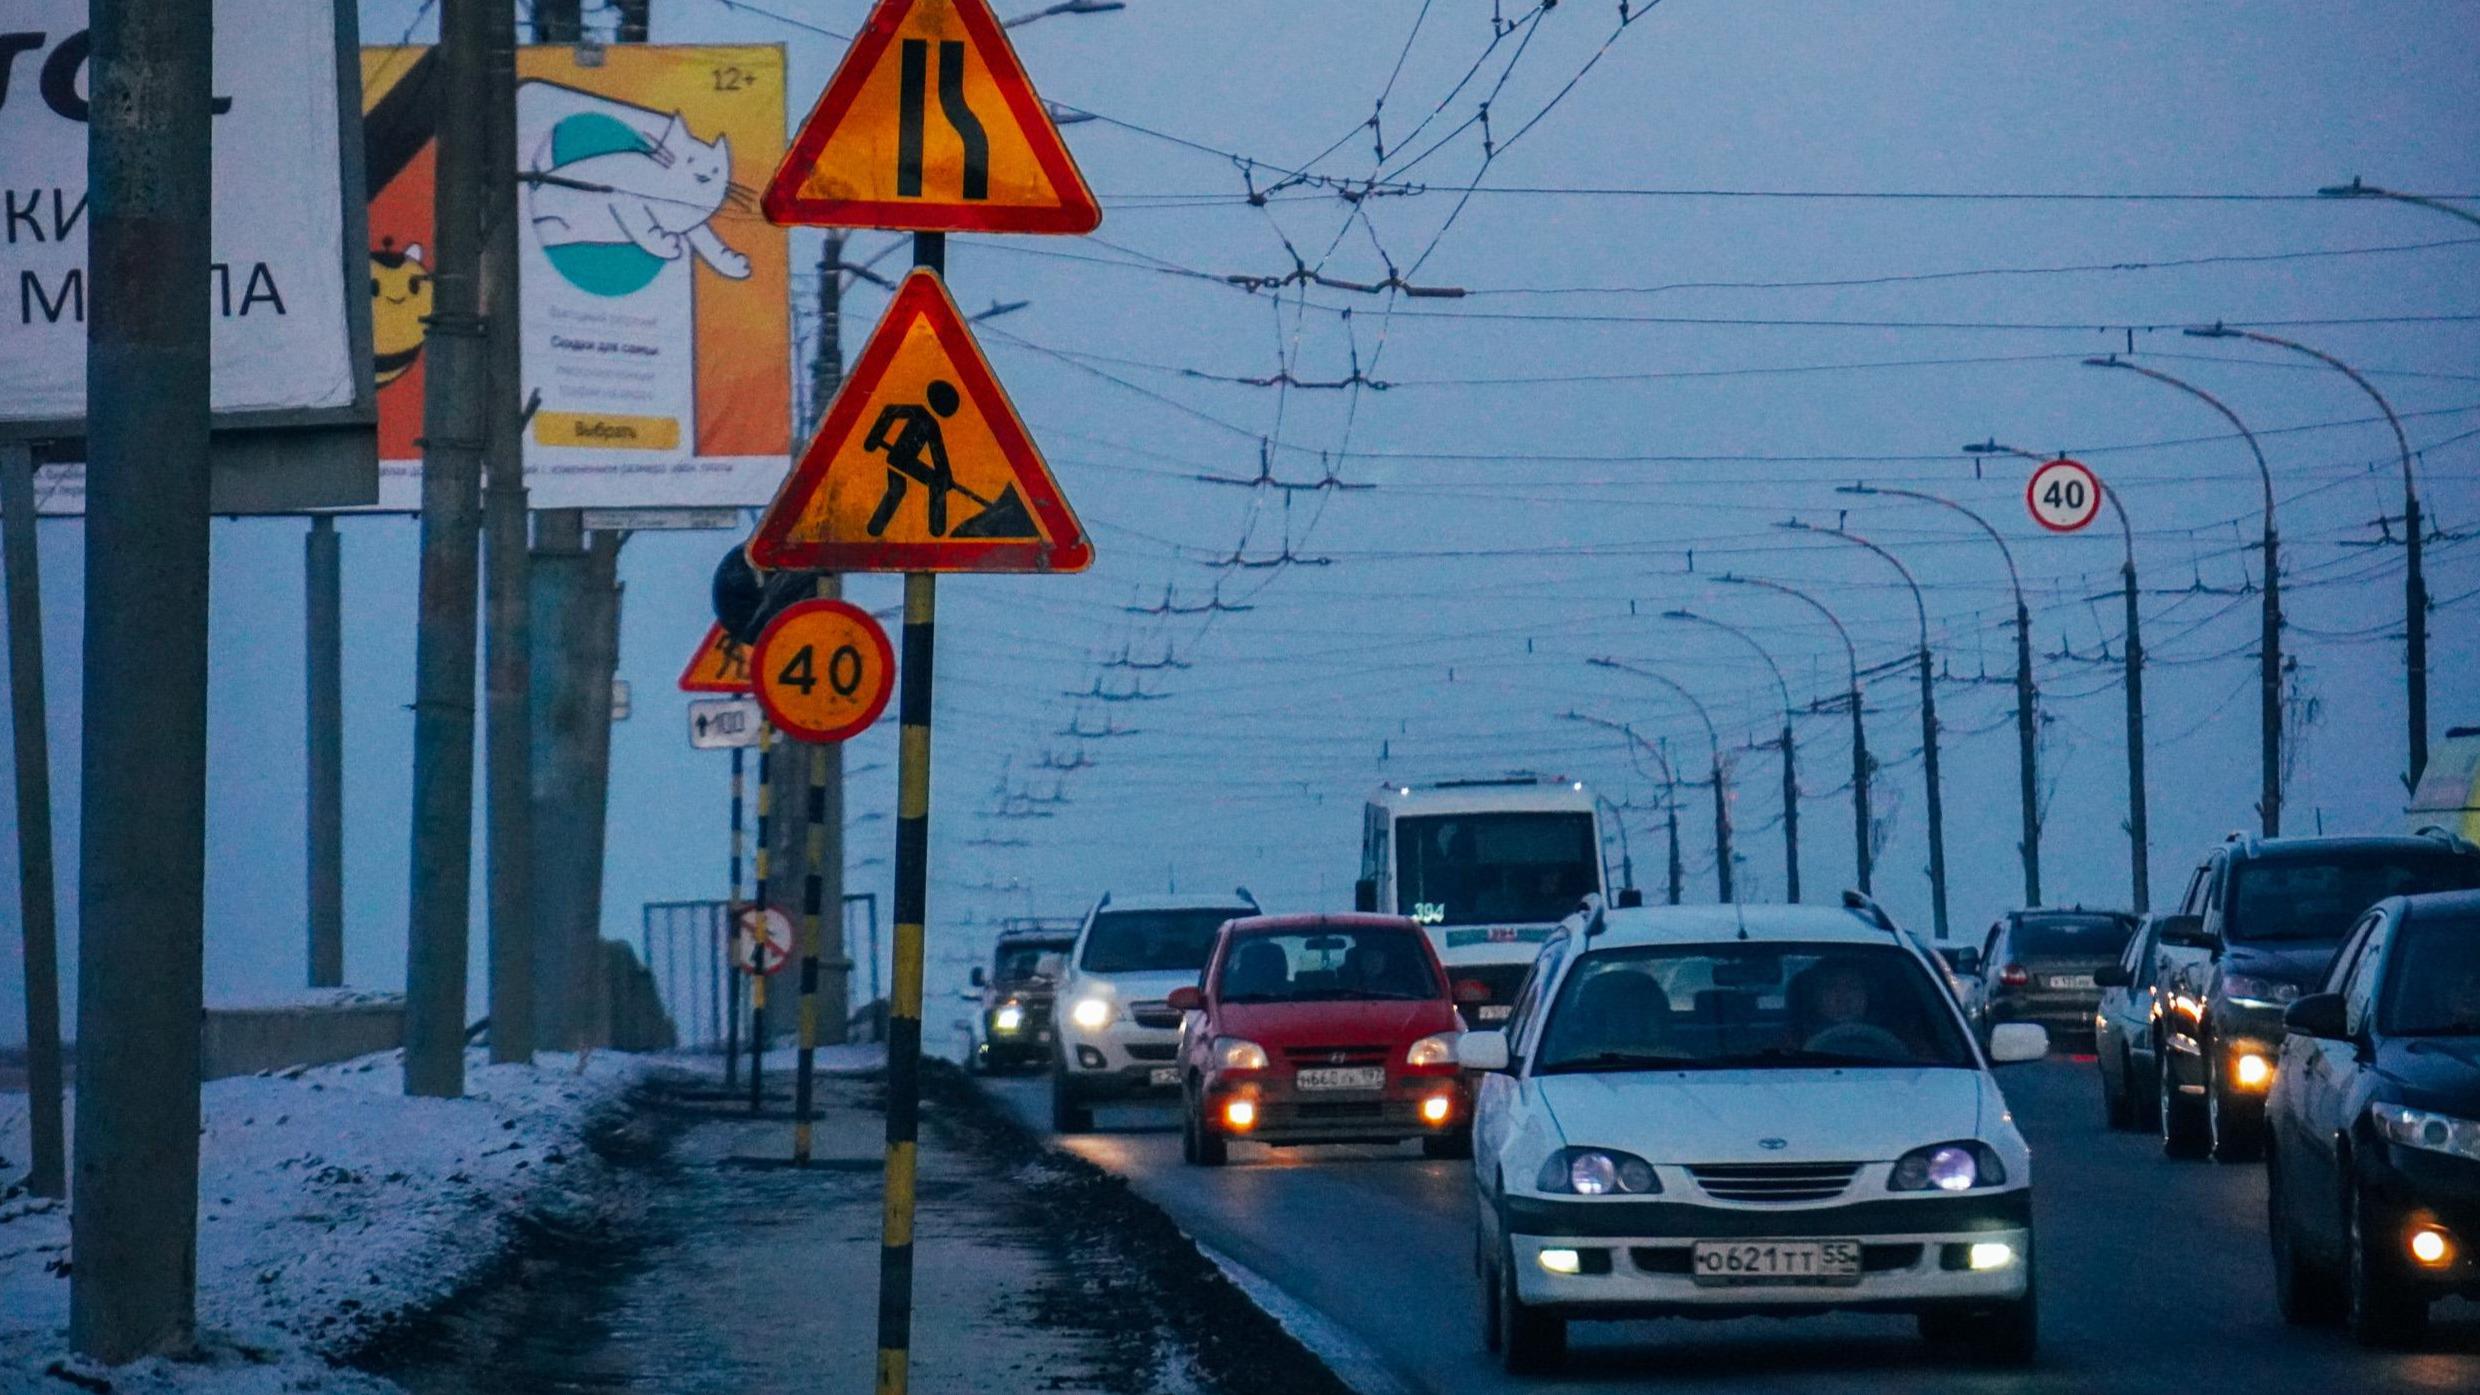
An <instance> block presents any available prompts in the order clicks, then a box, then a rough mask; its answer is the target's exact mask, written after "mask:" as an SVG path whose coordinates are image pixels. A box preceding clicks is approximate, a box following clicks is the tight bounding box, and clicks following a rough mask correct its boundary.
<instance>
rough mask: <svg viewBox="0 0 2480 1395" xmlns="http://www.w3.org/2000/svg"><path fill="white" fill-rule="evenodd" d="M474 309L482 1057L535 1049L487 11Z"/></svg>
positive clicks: (530, 830) (514, 332)
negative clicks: (478, 323) (478, 438)
mask: <svg viewBox="0 0 2480 1395" xmlns="http://www.w3.org/2000/svg"><path fill="white" fill-rule="evenodd" d="M488 42H489V46H490V55H489V56H490V102H489V135H488V140H487V145H488V149H489V154H488V156H487V158H486V161H485V168H486V169H487V171H488V175H489V183H488V184H487V185H486V186H485V187H484V190H483V210H482V225H483V248H482V254H483V266H482V305H483V319H484V323H485V325H486V326H487V328H488V331H489V341H488V342H489V349H488V352H489V355H490V363H491V371H490V382H489V400H488V401H487V402H486V403H485V404H484V406H483V411H484V412H485V414H486V417H485V420H486V422H487V427H488V429H487V439H488V441H489V443H490V466H489V478H488V482H487V484H486V485H485V488H484V493H483V500H482V512H483V531H484V533H485V535H486V548H485V552H484V557H483V608H484V612H485V615H484V636H483V653H484V663H483V680H482V682H483V700H484V705H485V709H486V716H487V718H488V720H487V722H486V723H485V726H484V730H483V787H484V794H483V818H484V834H483V837H484V840H485V843H486V845H487V846H486V859H485V865H486V866H487V868H488V869H489V871H488V875H489V878H490V885H489V888H488V891H487V897H488V902H489V906H490V916H491V921H490V924H491V959H490V963H491V1059H492V1060H493V1061H494V1062H497V1063H501V1064H507V1063H511V1062H523V1061H531V1060H533V1059H534V981H533V980H534V976H533V970H534V927H533V920H534V877H533V865H534V811H533V797H534V771H533V721H534V715H533V702H532V695H533V694H532V685H533V662H534V661H533V636H532V634H531V632H530V631H529V630H528V629H527V625H526V621H527V615H526V611H527V608H528V606H527V600H526V587H527V578H526V571H527V568H526V497H525V425H524V419H525V407H524V379H525V355H524V349H523V339H522V337H521V334H520V331H521V329H522V328H523V324H522V317H523V313H524V312H523V308H522V303H521V301H520V287H519V285H518V276H519V272H518V269H517V268H518V263H517V178H516V171H517V21H516V12H515V11H514V10H512V9H509V8H508V7H507V6H505V5H500V6H497V7H495V8H493V9H492V11H491V33H490V37H489V41H488Z"/></svg>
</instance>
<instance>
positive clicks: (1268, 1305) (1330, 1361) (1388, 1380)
mask: <svg viewBox="0 0 2480 1395" xmlns="http://www.w3.org/2000/svg"><path fill="white" fill-rule="evenodd" d="M1189 1240H1190V1243H1192V1244H1194V1245H1196V1247H1197V1253H1199V1254H1201V1255H1204V1256H1205V1257H1206V1258H1207V1259H1210V1260H1212V1261H1214V1266H1215V1267H1216V1268H1218V1269H1220V1270H1222V1271H1223V1277H1225V1278H1227V1279H1229V1280H1231V1282H1232V1286H1233V1287H1235V1288H1237V1289H1239V1290H1240V1291H1241V1292H1242V1293H1245V1294H1247V1295H1248V1296H1249V1301H1250V1302H1252V1303H1255V1304H1256V1305H1257V1307H1258V1311H1260V1312H1262V1313H1264V1314H1265V1315H1266V1316H1268V1317H1270V1318H1272V1319H1274V1321H1275V1324H1276V1325H1277V1326H1279V1327H1281V1328H1282V1329H1283V1330H1284V1331H1286V1332H1289V1333H1290V1334H1292V1340H1294V1341H1296V1342H1298V1343H1300V1344H1301V1345H1302V1346H1304V1347H1306V1348H1308V1349H1309V1353H1310V1354H1311V1355H1313V1356H1315V1357H1316V1358H1317V1359H1318V1360H1320V1361H1323V1362H1325V1363H1326V1369H1328V1370H1330V1371H1332V1372H1334V1373H1335V1379H1337V1380H1339V1381H1342V1382H1343V1383H1344V1384H1345V1385H1348V1386H1350V1387H1351V1388H1352V1391H1353V1395H1416V1391H1415V1387H1413V1386H1412V1385H1410V1384H1408V1383H1407V1382H1405V1381H1404V1380H1403V1378H1402V1377H1400V1376H1398V1375H1396V1374H1395V1371H1394V1368H1392V1367H1390V1366H1389V1365H1387V1363H1386V1358H1385V1357H1383V1356H1380V1355H1379V1354H1378V1353H1377V1351H1376V1349H1374V1348H1372V1347H1371V1346H1370V1345H1369V1344H1368V1343H1366V1342H1364V1341H1362V1340H1361V1339H1360V1338H1358V1337H1355V1336H1353V1335H1352V1334H1351V1333H1350V1332H1348V1331H1346V1330H1345V1329H1344V1327H1343V1326H1342V1324H1340V1323H1338V1322H1336V1321H1335V1320H1334V1319H1333V1318H1330V1317H1328V1316H1326V1315H1325V1314H1324V1313H1321V1312H1319V1311H1318V1310H1317V1309H1315V1308H1312V1307H1310V1306H1309V1305H1308V1304H1306V1303H1303V1302H1301V1301H1300V1300H1299V1299H1296V1298H1294V1297H1292V1296H1291V1295H1290V1294H1288V1293H1286V1292H1284V1291H1283V1288H1282V1286H1281V1285H1279V1284H1277V1283H1276V1282H1275V1281H1274V1280H1272V1279H1269V1278H1267V1277H1266V1276H1265V1275H1263V1274H1260V1273H1258V1272H1257V1271H1256V1270H1254V1269H1251V1268H1250V1267H1248V1266H1247V1265H1245V1264H1242V1263H1241V1262H1240V1261H1238V1260H1236V1259H1233V1258H1232V1257H1231V1256H1230V1255H1227V1254H1225V1253H1223V1252H1222V1251H1221V1250H1218V1249H1216V1248H1214V1247H1213V1246H1212V1245H1209V1244H1207V1243H1206V1242H1205V1241H1203V1240H1199V1239H1197V1237H1195V1236H1193V1235H1192V1236H1190V1237H1189Z"/></svg>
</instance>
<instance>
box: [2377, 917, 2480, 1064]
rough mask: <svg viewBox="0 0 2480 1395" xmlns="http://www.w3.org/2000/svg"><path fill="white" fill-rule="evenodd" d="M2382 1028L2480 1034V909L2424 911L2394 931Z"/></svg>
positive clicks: (2390, 1032) (2406, 1033)
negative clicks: (2477, 910) (2479, 910)
mask: <svg viewBox="0 0 2480 1395" xmlns="http://www.w3.org/2000/svg"><path fill="white" fill-rule="evenodd" d="M2377 1023H2378V1030H2380V1031H2382V1032H2384V1033H2385V1034H2386V1035H2387V1036H2396V1037H2444V1036H2480V912H2475V911H2447V912H2442V913H2440V912H2434V911H2420V912H2416V913H2415V914H2414V915H2413V916H2412V918H2411V920H2410V921H2409V922H2408V923H2406V924H2405V925H2404V926H2403V927H2402V928H2401V929H2400V930H2397V931H2395V932H2394V948H2393V949H2392V951H2391V952H2389V953H2388V954H2387V955H2386V963H2385V1002H2384V1006H2383V1008H2382V1009H2381V1010H2380V1011H2379V1012H2378V1014H2377Z"/></svg>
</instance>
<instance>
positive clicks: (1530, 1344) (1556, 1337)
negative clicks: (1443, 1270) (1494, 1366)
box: [1492, 1242, 1567, 1375]
mask: <svg viewBox="0 0 2480 1395" xmlns="http://www.w3.org/2000/svg"><path fill="white" fill-rule="evenodd" d="M1496 1267H1497V1269H1498V1282H1497V1283H1496V1284H1494V1285H1492V1287H1493V1288H1494V1289H1495V1290H1496V1291H1497V1298H1498V1304H1497V1306H1498V1354H1499V1357H1500V1359H1501V1360H1503V1361H1504V1362H1506V1364H1507V1369H1508V1371H1510V1372H1511V1373H1513V1374H1516V1375H1538V1374H1541V1373H1543V1372H1546V1371H1554V1370H1556V1369H1558V1366H1559V1363H1560V1362H1561V1361H1563V1360H1565V1359H1566V1356H1567V1319H1565V1318H1563V1317H1560V1316H1558V1315H1557V1314H1555V1313H1545V1312H1543V1311H1542V1310H1541V1309H1539V1308H1533V1307H1528V1306H1526V1305H1525V1302H1524V1300H1523V1299H1521V1298H1519V1297H1517V1296H1516V1254H1515V1246H1514V1244H1513V1243H1512V1242H1510V1243H1508V1244H1507V1245H1504V1246H1501V1247H1500V1249H1499V1252H1498V1264H1497V1266H1496Z"/></svg>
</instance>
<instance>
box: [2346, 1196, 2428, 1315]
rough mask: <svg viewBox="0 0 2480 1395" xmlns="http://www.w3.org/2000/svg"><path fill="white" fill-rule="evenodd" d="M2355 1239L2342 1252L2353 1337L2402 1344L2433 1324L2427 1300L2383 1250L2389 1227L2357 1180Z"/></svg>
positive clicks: (2352, 1217)
mask: <svg viewBox="0 0 2480 1395" xmlns="http://www.w3.org/2000/svg"><path fill="white" fill-rule="evenodd" d="M2350 1221H2351V1241H2350V1246H2349V1248H2348V1249H2347V1250H2346V1251H2345V1252H2344V1255H2343V1289H2344V1293H2345V1296H2346V1299H2347V1311H2346V1316H2347V1317H2348V1319H2349V1322H2350V1327H2351V1335H2352V1336H2353V1337H2355V1338H2357V1339H2358V1341H2359V1343H2360V1345H2361V1346H2367V1347H2391V1346H2400V1345H2402V1344H2404V1343H2406V1342H2408V1341H2410V1340H2411V1339H2412V1338H2414V1337H2416V1336H2418V1335H2419V1334H2420V1330H2421V1329H2422V1328H2424V1327H2426V1326H2427V1325H2428V1300H2427V1299H2426V1298H2423V1297H2421V1296H2420V1294H2419V1293H2418V1292H2417V1291H2416V1290H2414V1289H2412V1288H2411V1286H2410V1285H2408V1284H2405V1283H2404V1282H2403V1281H2402V1279H2401V1277H2400V1276H2399V1275H2397V1274H2396V1273H2395V1272H2394V1266H2393V1265H2392V1264H2390V1263H2388V1262H2387V1260H2386V1258H2385V1254H2384V1253H2383V1252H2382V1251H2381V1250H2380V1249H2379V1248H2378V1247H2380V1246H2383V1245H2384V1244H2385V1234H2386V1229H2387V1227H2385V1226H2384V1225H2383V1224H2382V1223H2381V1222H2380V1221H2379V1219H2378V1217H2377V1216H2376V1215H2375V1214H2374V1212H2373V1209H2372V1207H2371V1204H2370V1202H2369V1200H2368V1198H2367V1196H2366V1195H2365V1194H2363V1193H2362V1192H2361V1191H2360V1189H2359V1188H2358V1186H2357V1185H2356V1184H2355V1185H2354V1186H2353V1187H2352V1188H2351V1200H2350Z"/></svg>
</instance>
